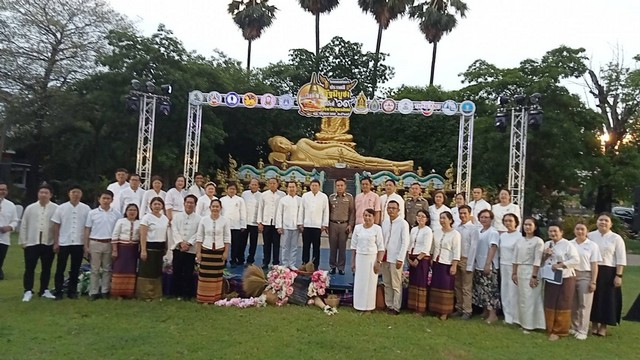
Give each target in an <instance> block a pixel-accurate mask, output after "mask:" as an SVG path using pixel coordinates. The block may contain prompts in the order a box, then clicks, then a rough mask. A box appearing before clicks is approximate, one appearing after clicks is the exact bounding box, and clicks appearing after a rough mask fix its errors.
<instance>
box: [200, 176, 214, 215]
mask: <svg viewBox="0 0 640 360" xmlns="http://www.w3.org/2000/svg"><path fill="white" fill-rule="evenodd" d="M204 192H205V194H204V196H200V197H199V198H198V204H197V205H196V213H197V214H198V215H200V217H207V216H210V215H211V209H210V206H211V201H212V200H213V199H217V197H216V183H214V182H211V181H209V182H208V183H206V184H205V185H204Z"/></svg>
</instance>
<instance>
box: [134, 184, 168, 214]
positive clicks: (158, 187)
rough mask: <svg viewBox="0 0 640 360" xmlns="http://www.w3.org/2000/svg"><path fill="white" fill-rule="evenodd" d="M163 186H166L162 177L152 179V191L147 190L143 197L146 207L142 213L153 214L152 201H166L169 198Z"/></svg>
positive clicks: (143, 203) (143, 204)
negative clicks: (157, 199) (159, 199)
mask: <svg viewBox="0 0 640 360" xmlns="http://www.w3.org/2000/svg"><path fill="white" fill-rule="evenodd" d="M162 186H164V181H163V180H162V177H160V176H158V175H155V176H153V177H152V178H151V189H149V190H147V191H146V192H145V193H144V196H143V197H142V206H144V209H140V211H141V212H142V213H143V214H149V213H151V199H153V198H156V197H159V198H161V199H162V201H164V199H165V198H166V197H167V193H166V192H165V191H164V190H162ZM163 211H164V210H163Z"/></svg>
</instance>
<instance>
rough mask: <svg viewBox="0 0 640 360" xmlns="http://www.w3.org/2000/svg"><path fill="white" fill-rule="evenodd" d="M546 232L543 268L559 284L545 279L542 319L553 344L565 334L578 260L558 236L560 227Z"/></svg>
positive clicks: (573, 247)
mask: <svg viewBox="0 0 640 360" xmlns="http://www.w3.org/2000/svg"><path fill="white" fill-rule="evenodd" d="M548 233H549V238H550V239H551V240H550V241H547V242H546V243H545V244H544V255H543V256H542V261H543V262H544V267H545V268H546V269H547V270H548V269H549V268H551V270H552V271H553V272H554V274H557V272H561V274H562V277H561V278H559V279H558V280H559V281H555V280H553V281H552V280H550V279H548V278H546V279H545V282H546V283H545V286H544V320H545V323H546V327H547V334H548V335H549V340H550V341H556V340H558V339H559V338H560V336H568V335H569V327H570V326H571V306H572V305H573V294H574V292H575V291H576V273H575V270H574V269H573V268H574V267H575V266H577V265H578V264H579V263H580V258H579V256H578V250H577V249H576V247H575V246H573V245H572V244H571V243H570V242H569V241H568V240H567V239H565V238H563V237H562V226H561V225H560V224H558V223H553V224H551V225H549V229H548ZM544 272H545V269H543V273H544Z"/></svg>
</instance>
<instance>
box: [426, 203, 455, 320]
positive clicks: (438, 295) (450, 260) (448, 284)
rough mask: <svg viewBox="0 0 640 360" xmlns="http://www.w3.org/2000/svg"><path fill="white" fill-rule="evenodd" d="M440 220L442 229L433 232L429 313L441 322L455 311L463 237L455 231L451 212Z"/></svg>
mask: <svg viewBox="0 0 640 360" xmlns="http://www.w3.org/2000/svg"><path fill="white" fill-rule="evenodd" d="M439 220H440V229H438V230H435V231H434V232H433V257H432V260H433V261H432V263H431V266H432V268H433V270H432V276H431V291H430V293H429V311H431V312H433V313H435V314H436V315H437V316H438V318H439V319H440V320H446V319H447V317H448V316H449V314H451V313H453V311H454V310H455V303H454V297H455V283H456V268H457V267H458V261H460V246H461V244H460V241H461V236H460V233H459V232H458V231H457V230H454V229H453V216H452V215H451V213H450V212H448V211H445V212H443V213H442V214H440V217H439Z"/></svg>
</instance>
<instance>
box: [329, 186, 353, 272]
mask: <svg viewBox="0 0 640 360" xmlns="http://www.w3.org/2000/svg"><path fill="white" fill-rule="evenodd" d="M335 186H336V192H335V193H334V194H331V196H329V266H330V267H331V271H330V274H332V275H333V274H335V273H336V268H337V269H338V271H339V272H340V275H344V266H345V261H346V251H347V236H348V235H349V234H350V233H351V231H352V230H353V227H354V226H355V222H356V209H355V200H354V198H353V195H351V194H349V193H347V192H346V188H347V181H346V180H345V179H337V180H336V183H335Z"/></svg>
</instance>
